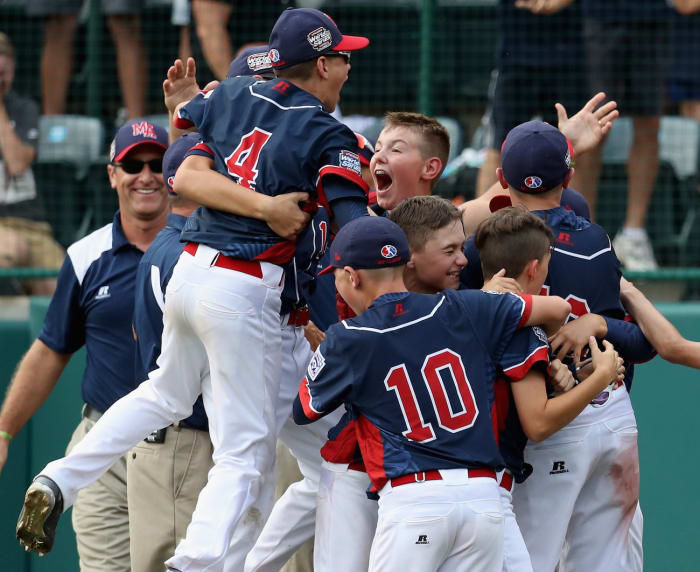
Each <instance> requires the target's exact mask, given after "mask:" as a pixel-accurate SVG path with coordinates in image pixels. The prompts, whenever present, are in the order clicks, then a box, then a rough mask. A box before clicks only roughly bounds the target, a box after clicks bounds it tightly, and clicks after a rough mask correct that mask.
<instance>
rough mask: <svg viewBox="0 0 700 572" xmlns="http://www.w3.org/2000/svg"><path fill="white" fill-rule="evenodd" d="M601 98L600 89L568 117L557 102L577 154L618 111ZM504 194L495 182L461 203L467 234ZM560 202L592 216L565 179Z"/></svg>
mask: <svg viewBox="0 0 700 572" xmlns="http://www.w3.org/2000/svg"><path fill="white" fill-rule="evenodd" d="M604 100H605V94H604V93H603V92H600V93H597V94H596V95H594V96H593V97H592V98H591V99H590V100H589V101H588V102H587V103H586V105H584V106H583V107H582V108H581V109H580V110H579V111H578V112H577V113H576V114H575V115H573V116H571V117H568V115H567V112H566V109H565V108H564V106H563V105H561V104H559V103H557V104H556V108H557V115H558V117H559V129H560V130H561V132H562V133H563V134H564V135H565V136H566V138H567V139H568V140H569V141H570V143H571V148H572V151H573V152H574V153H575V154H576V156H577V157H578V156H580V155H582V154H584V153H588V152H589V151H590V150H591V149H594V148H595V147H596V146H597V145H598V144H600V142H601V141H602V139H603V137H604V136H605V135H606V134H607V133H608V132H609V131H610V129H611V128H612V124H613V122H614V121H615V119H616V118H617V117H618V115H619V112H618V111H617V103H616V102H614V101H608V102H606V103H605V104H603V101H604ZM601 104H602V105H601ZM505 196H507V194H506V193H504V190H503V188H502V187H501V184H500V183H499V182H496V183H494V184H493V185H492V186H491V188H489V189H488V190H487V191H486V192H485V193H484V194H483V195H481V196H480V197H478V198H476V199H473V200H471V201H467V202H465V203H464V204H463V205H460V207H459V208H460V210H461V211H462V213H463V216H462V220H463V221H464V230H465V232H466V233H467V236H471V235H472V234H473V233H474V231H475V230H476V227H477V226H479V223H480V222H481V221H483V220H484V219H485V218H486V217H487V216H489V214H490V213H491V209H490V208H489V205H490V203H491V201H493V200H495V201H496V202H497V203H498V204H502V203H500V202H499V201H501V200H502V199H501V197H505ZM561 205H562V206H564V207H566V208H569V209H571V210H573V211H574V212H575V213H576V214H577V215H579V216H582V217H584V218H586V219H588V220H591V211H590V208H589V206H588V203H587V201H586V199H585V198H584V196H583V195H582V194H581V193H579V192H577V191H575V190H573V189H570V188H569V187H568V183H567V185H566V186H565V187H564V189H563V191H562V197H561ZM493 210H496V208H494V209H493Z"/></svg>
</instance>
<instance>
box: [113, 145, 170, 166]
mask: <svg viewBox="0 0 700 572" xmlns="http://www.w3.org/2000/svg"><path fill="white" fill-rule="evenodd" d="M144 145H151V146H152V147H156V148H157V149H159V150H162V151H163V153H165V151H166V150H167V149H168V146H167V145H163V144H162V143H159V142H158V141H137V142H136V143H132V144H131V145H129V146H128V147H125V148H124V149H122V152H121V153H119V155H115V157H114V159H112V161H114V162H115V163H119V161H121V160H122V159H123V158H124V157H126V156H127V155H128V154H129V153H131V152H132V151H133V150H134V149H136V148H137V147H143V146H144Z"/></svg>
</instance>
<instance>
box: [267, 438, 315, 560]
mask: <svg viewBox="0 0 700 572" xmlns="http://www.w3.org/2000/svg"><path fill="white" fill-rule="evenodd" d="M302 478H303V477H302V474H301V473H300V472H299V464H298V463H297V460H296V459H295V458H294V457H293V456H292V454H291V453H290V452H289V449H287V447H285V446H284V445H283V444H282V443H281V442H279V441H278V442H277V486H276V488H275V499H278V498H280V497H281V496H282V495H283V494H284V491H286V490H287V487H288V486H289V485H291V484H292V483H295V482H297V481H300V480H301V479H302ZM313 562H314V541H313V538H312V539H311V540H308V541H307V542H305V543H304V544H303V545H302V547H301V548H300V549H299V550H297V551H296V553H295V554H294V556H292V557H291V558H290V559H289V561H288V562H287V563H286V564H285V565H284V567H283V568H282V570H281V571H280V572H313V569H314V565H313Z"/></svg>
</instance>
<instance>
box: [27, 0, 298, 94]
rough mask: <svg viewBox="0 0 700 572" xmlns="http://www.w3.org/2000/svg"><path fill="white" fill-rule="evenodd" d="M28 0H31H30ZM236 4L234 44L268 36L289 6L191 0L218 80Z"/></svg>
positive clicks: (252, 0) (253, 0) (278, 1)
mask: <svg viewBox="0 0 700 572" xmlns="http://www.w3.org/2000/svg"><path fill="white" fill-rule="evenodd" d="M30 1H31V0H30ZM233 6H235V7H236V8H235V9H236V13H235V14H234V18H236V19H238V21H239V22H240V24H241V26H237V28H240V29H241V30H243V29H245V30H246V32H247V34H246V36H247V37H240V38H239V37H237V34H234V37H235V40H236V42H237V43H239V44H240V43H245V42H247V41H250V40H251V39H253V38H267V37H268V36H269V35H270V31H271V30H272V26H273V24H274V23H275V20H277V17H278V16H279V15H280V13H281V12H282V11H283V10H284V9H285V8H287V7H289V6H294V2H293V1H289V0H242V1H240V0H239V1H237V0H192V17H193V18H194V22H195V25H196V28H197V37H198V38H199V43H200V44H201V45H202V51H203V52H204V59H205V60H206V61H207V65H208V66H209V69H210V70H211V72H212V73H213V74H214V77H216V79H218V80H223V79H225V78H226V73H227V72H228V66H229V64H230V63H231V60H232V59H233V48H232V47H231V35H230V33H229V28H228V25H229V18H230V17H231V12H232V8H233Z"/></svg>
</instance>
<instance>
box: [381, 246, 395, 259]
mask: <svg viewBox="0 0 700 572" xmlns="http://www.w3.org/2000/svg"><path fill="white" fill-rule="evenodd" d="M398 253H399V251H398V250H396V247H395V246H394V245H393V244H385V245H384V246H382V256H383V257H384V258H394V257H395V256H396V255H397V254H398Z"/></svg>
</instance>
